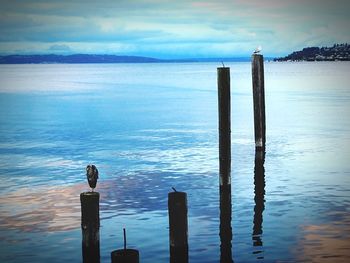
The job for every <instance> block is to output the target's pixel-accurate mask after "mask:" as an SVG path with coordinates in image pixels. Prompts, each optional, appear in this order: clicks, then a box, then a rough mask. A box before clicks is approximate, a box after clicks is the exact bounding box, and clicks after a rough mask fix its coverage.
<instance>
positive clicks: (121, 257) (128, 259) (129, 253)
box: [111, 228, 140, 263]
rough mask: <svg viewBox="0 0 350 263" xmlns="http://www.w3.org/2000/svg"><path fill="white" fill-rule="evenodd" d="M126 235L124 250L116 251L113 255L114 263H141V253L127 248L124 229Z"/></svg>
mask: <svg viewBox="0 0 350 263" xmlns="http://www.w3.org/2000/svg"><path fill="white" fill-rule="evenodd" d="M123 233H124V249H118V250H114V251H112V253H111V262H112V263H139V260H140V259H139V258H140V255H139V251H138V250H136V249H130V248H126V230H125V228H124V229H123Z"/></svg>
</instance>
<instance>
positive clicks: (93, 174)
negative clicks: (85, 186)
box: [86, 164, 98, 192]
mask: <svg viewBox="0 0 350 263" xmlns="http://www.w3.org/2000/svg"><path fill="white" fill-rule="evenodd" d="M86 178H87V180H88V183H89V185H90V187H91V191H92V192H93V191H94V188H95V187H96V184H97V179H98V170H97V168H96V166H95V165H93V164H89V165H88V166H86Z"/></svg>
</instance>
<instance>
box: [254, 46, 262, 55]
mask: <svg viewBox="0 0 350 263" xmlns="http://www.w3.org/2000/svg"><path fill="white" fill-rule="evenodd" d="M261 50H262V47H261V46H258V47H257V48H256V49H255V50H254V54H259V53H260V51H261Z"/></svg>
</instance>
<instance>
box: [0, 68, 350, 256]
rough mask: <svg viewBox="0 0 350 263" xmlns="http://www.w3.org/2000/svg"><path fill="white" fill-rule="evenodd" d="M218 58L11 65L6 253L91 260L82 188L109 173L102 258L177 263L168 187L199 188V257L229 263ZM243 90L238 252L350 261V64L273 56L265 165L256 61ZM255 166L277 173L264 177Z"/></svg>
mask: <svg viewBox="0 0 350 263" xmlns="http://www.w3.org/2000/svg"><path fill="white" fill-rule="evenodd" d="M218 66H220V65H219V64H216V63H196V64H111V65H101V64H97V65H89V64H84V65H1V66H0V79H1V83H0V179H1V185H0V237H1V238H0V261H1V262H63V261H65V260H67V262H68V260H70V261H69V262H81V261H82V259H81V258H82V255H81V229H80V201H79V194H80V193H81V192H83V191H86V190H88V189H89V188H88V184H87V182H86V179H85V167H86V165H87V164H89V163H94V164H95V165H96V166H97V167H98V169H99V172H100V180H99V182H98V185H97V189H96V190H97V191H98V192H100V194H101V203H100V205H101V211H100V217H101V228H100V240H101V244H100V245H101V262H109V261H110V252H111V251H112V250H114V249H116V248H121V247H122V241H123V239H122V229H123V227H126V228H127V233H128V245H129V247H131V248H137V249H139V251H140V254H141V262H153V263H154V262H168V261H169V248H168V246H169V242H168V217H167V193H168V192H170V191H171V187H172V186H174V187H176V188H177V189H178V190H181V191H185V192H187V193H188V205H189V257H190V262H198V263H199V262H218V261H219V259H220V238H219V185H218V169H219V168H218V127H217V125H218V124H217V122H218V120H217V91H216V90H217V84H216V68H217V67H218ZM227 66H229V67H230V68H231V89H232V228H233V240H232V256H233V259H234V261H235V262H277V261H278V262H295V261H311V260H314V261H315V262H322V261H324V262H328V261H329V262H349V260H350V241H349V240H350V118H349V114H350V87H349V85H350V84H349V83H350V75H349V72H350V63H347V62H342V63H340V62H339V63H336V62H333V63H266V64H265V93H266V118H267V151H266V158H265V164H264V166H261V165H259V164H257V166H256V167H255V169H254V166H255V161H254V160H255V148H254V134H253V106H252V91H251V75H250V63H228V64H227ZM254 170H255V173H260V174H262V175H264V176H265V178H264V179H265V182H263V180H262V181H261V182H260V183H259V182H255V183H256V184H255V185H254Z"/></svg>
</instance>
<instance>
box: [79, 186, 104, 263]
mask: <svg viewBox="0 0 350 263" xmlns="http://www.w3.org/2000/svg"><path fill="white" fill-rule="evenodd" d="M99 201H100V194H99V193H98V192H85V193H81V194H80V203H81V230H82V252H83V262H84V263H99V262H100V230H99V229H100V215H99V211H100V207H99V206H100V205H99Z"/></svg>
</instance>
